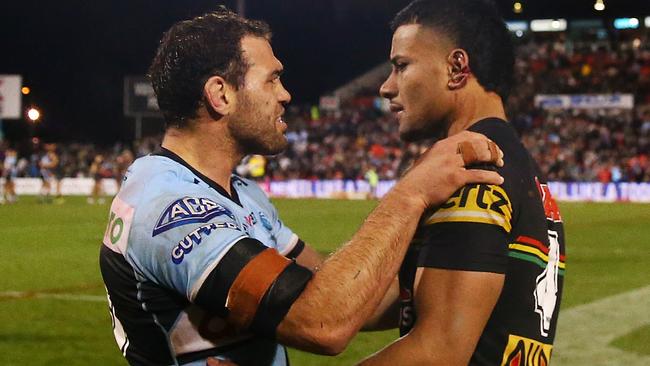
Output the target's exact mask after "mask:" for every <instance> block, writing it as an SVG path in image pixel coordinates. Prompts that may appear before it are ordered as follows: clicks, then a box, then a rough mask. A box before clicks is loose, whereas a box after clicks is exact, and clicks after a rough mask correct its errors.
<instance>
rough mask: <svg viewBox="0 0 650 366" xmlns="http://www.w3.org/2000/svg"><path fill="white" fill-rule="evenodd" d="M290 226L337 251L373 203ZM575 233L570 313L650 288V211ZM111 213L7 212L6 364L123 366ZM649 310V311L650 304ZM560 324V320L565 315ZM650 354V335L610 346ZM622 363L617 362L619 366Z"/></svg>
mask: <svg viewBox="0 0 650 366" xmlns="http://www.w3.org/2000/svg"><path fill="white" fill-rule="evenodd" d="M276 203H277V207H278V209H279V210H280V213H281V216H282V217H283V219H284V221H285V222H286V223H287V224H288V225H289V226H291V227H292V228H293V229H294V231H296V232H297V233H298V234H299V235H300V236H301V237H302V238H303V239H304V240H305V241H307V242H308V243H310V244H312V245H313V246H314V247H316V248H317V249H318V250H320V251H322V252H325V253H327V252H330V251H332V250H334V249H335V248H336V247H337V246H338V245H340V244H341V243H343V242H344V241H345V240H347V239H348V238H350V236H351V235H352V233H353V232H354V231H355V230H356V228H357V227H358V226H359V225H360V223H361V221H362V220H363V218H364V216H365V215H366V214H367V213H368V212H369V211H370V210H371V209H372V208H373V207H374V205H375V203H374V202H371V201H336V200H327V201H316V200H278V201H276ZM561 209H562V213H563V217H564V221H565V224H566V231H567V248H568V249H567V252H568V253H567V256H568V260H567V261H568V264H567V277H566V287H565V292H564V299H563V303H562V307H563V308H562V309H563V311H567V310H570V309H571V308H572V307H575V306H578V305H581V304H587V303H591V302H594V301H597V300H599V299H602V298H604V297H607V296H611V295H615V294H620V293H624V292H627V291H630V290H634V289H637V288H641V287H645V286H648V285H650V205H636V204H562V205H561ZM107 215H108V205H102V206H99V205H92V206H91V205H87V204H86V203H85V200H84V199H83V198H68V199H67V201H66V203H64V204H62V205H47V204H41V203H38V200H37V199H36V198H34V197H23V198H22V199H21V201H20V202H19V203H18V204H16V205H10V206H7V205H5V206H0V246H1V247H0V251H1V253H2V254H0V270H1V271H2V275H1V277H0V324H1V325H0V365H27V364H28V365H89V364H92V365H123V364H125V362H124V360H123V359H122V357H121V355H120V354H119V351H118V349H117V347H116V344H115V342H114V340H113V335H112V332H111V324H110V318H109V315H108V311H107V306H106V304H105V303H104V302H102V301H98V298H97V296H103V295H104V289H103V285H102V282H101V277H100V274H99V270H98V264H97V256H98V248H99V245H100V241H101V238H102V236H103V232H104V226H105V223H106V220H107ZM649 305H650V304H649ZM560 322H562V316H560ZM395 337H396V332H393V331H391V332H382V333H370V334H362V335H360V336H358V337H357V338H356V339H355V340H354V341H353V343H352V345H351V346H350V347H349V349H348V350H347V351H346V352H345V353H343V354H342V355H340V356H338V357H336V358H331V357H321V356H312V355H307V354H305V353H302V352H297V351H291V358H292V364H293V365H351V364H354V362H355V361H357V360H359V359H361V358H362V357H363V356H365V355H368V354H370V353H372V352H374V351H376V350H378V349H379V348H381V347H382V345H384V344H386V343H388V342H389V341H390V340H392V339H394V338H395ZM611 346H612V347H615V348H617V349H619V350H623V351H626V352H631V353H634V354H637V355H650V326H648V324H647V322H646V323H645V324H644V323H643V322H640V323H639V326H638V328H637V329H635V330H634V331H632V332H629V333H627V334H625V335H624V336H621V337H619V338H617V339H616V340H615V341H613V342H612V344H611ZM613 364H615V363H613Z"/></svg>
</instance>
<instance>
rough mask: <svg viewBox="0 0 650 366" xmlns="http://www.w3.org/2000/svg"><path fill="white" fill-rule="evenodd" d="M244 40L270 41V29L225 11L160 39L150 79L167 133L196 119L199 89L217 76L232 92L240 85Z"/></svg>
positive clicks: (172, 30)
mask: <svg viewBox="0 0 650 366" xmlns="http://www.w3.org/2000/svg"><path fill="white" fill-rule="evenodd" d="M245 36H255V37H263V38H266V39H268V40H270V39H271V31H270V28H269V26H268V25H267V24H266V23H264V22H262V21H256V20H249V19H245V18H243V17H241V16H239V15H237V14H236V13H234V12H232V11H230V10H228V9H227V8H225V7H220V8H219V9H218V10H216V11H214V12H211V13H207V14H204V15H202V16H199V17H196V18H194V19H190V20H185V21H181V22H178V23H176V24H174V25H173V26H172V27H171V28H170V29H169V30H168V31H167V32H166V33H165V34H164V36H163V38H162V40H161V41H160V46H159V47H158V51H157V52H156V56H155V58H154V60H153V63H152V64H151V66H150V68H149V73H148V76H149V78H150V80H151V83H152V86H153V89H154V91H155V92H156V96H157V98H158V106H159V107H160V110H161V112H162V113H163V116H164V118H165V123H166V126H167V127H170V126H175V127H183V126H184V125H186V123H187V121H188V120H191V119H193V118H196V117H197V110H198V108H199V106H200V105H201V103H202V100H203V87H204V85H205V82H206V81H207V80H208V79H209V78H210V77H212V76H215V75H219V76H221V77H223V78H224V79H225V80H226V81H227V82H228V83H230V84H232V85H233V86H234V87H235V88H240V87H241V86H243V85H244V78H245V75H246V72H247V71H248V67H249V65H248V64H247V63H246V60H245V59H244V56H243V54H242V48H241V40H242V38H244V37H245Z"/></svg>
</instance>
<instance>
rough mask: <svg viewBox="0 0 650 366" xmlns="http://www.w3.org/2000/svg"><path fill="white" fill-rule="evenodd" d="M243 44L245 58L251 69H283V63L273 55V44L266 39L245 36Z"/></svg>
mask: <svg viewBox="0 0 650 366" xmlns="http://www.w3.org/2000/svg"><path fill="white" fill-rule="evenodd" d="M241 44H242V52H243V56H244V58H245V59H246V61H247V62H248V64H249V65H250V66H251V67H253V66H261V67H264V68H270V69H277V68H280V69H281V68H282V63H280V60H278V59H277V58H276V57H275V55H274V54H273V48H272V47H271V43H270V42H269V41H268V40H267V39H266V38H263V37H255V36H245V37H244V38H242V40H241Z"/></svg>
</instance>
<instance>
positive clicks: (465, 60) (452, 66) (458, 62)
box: [447, 48, 472, 90]
mask: <svg viewBox="0 0 650 366" xmlns="http://www.w3.org/2000/svg"><path fill="white" fill-rule="evenodd" d="M447 70H448V73H449V80H448V81H447V87H448V88H449V90H457V89H461V88H462V87H464V86H465V85H466V84H467V80H469V78H470V76H471V75H472V71H471V70H470V68H469V55H468V54H467V52H466V51H465V50H464V49H462V48H456V49H454V50H452V51H451V52H450V53H449V56H448V57H447Z"/></svg>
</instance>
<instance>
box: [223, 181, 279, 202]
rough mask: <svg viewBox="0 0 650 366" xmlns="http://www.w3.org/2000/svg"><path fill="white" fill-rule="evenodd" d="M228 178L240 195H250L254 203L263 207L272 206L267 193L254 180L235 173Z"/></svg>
mask: <svg viewBox="0 0 650 366" xmlns="http://www.w3.org/2000/svg"><path fill="white" fill-rule="evenodd" d="M230 179H231V180H232V184H233V185H234V186H235V187H236V189H237V192H239V193H240V195H246V196H248V197H250V198H251V199H252V200H253V201H254V202H255V204H257V205H258V206H262V207H263V208H265V209H266V208H272V207H273V205H272V204H271V201H270V200H269V197H268V195H267V194H266V192H265V191H264V190H263V189H262V187H260V185H259V184H258V183H257V182H256V181H254V180H252V179H246V178H243V177H240V176H238V175H236V174H233V175H231V176H230Z"/></svg>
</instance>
